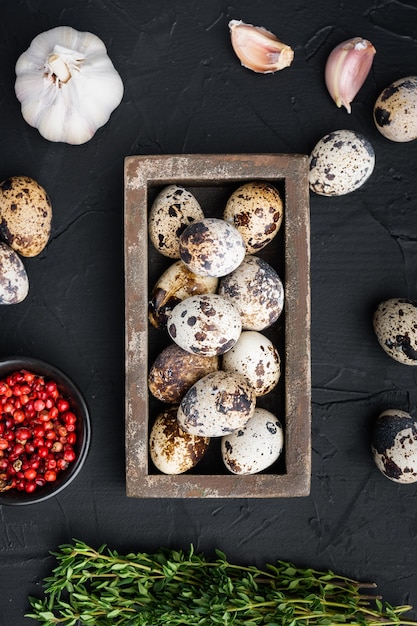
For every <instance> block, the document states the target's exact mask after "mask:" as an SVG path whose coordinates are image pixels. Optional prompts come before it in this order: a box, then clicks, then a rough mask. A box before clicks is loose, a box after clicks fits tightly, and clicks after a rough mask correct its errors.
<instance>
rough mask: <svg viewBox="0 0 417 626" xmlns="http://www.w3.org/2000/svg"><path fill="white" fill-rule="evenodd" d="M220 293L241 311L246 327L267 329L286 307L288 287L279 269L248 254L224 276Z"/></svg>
mask: <svg viewBox="0 0 417 626" xmlns="http://www.w3.org/2000/svg"><path fill="white" fill-rule="evenodd" d="M218 293H219V294H220V295H221V296H223V297H224V298H226V299H227V300H228V301H229V302H230V303H231V304H233V306H235V307H236V309H237V310H238V311H239V313H240V317H241V320H242V329H243V330H258V331H261V330H264V329H265V328H268V327H269V326H271V325H272V324H273V323H274V322H276V320H277V319H278V318H279V316H280V315H281V313H282V310H283V308H284V287H283V284H282V282H281V279H280V277H279V276H278V274H277V272H276V271H275V269H274V268H273V267H272V266H271V265H269V263H267V262H266V261H264V260H263V259H261V258H259V257H257V256H254V255H247V256H246V257H245V258H244V260H243V261H242V263H241V264H240V265H239V267H238V268H236V270H234V271H233V272H231V273H230V274H228V275H227V276H224V277H223V278H221V279H220V283H219V289H218Z"/></svg>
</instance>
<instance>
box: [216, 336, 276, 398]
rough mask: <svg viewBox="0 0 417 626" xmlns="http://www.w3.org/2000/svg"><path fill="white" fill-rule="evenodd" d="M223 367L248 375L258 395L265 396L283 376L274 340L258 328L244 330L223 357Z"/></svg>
mask: <svg viewBox="0 0 417 626" xmlns="http://www.w3.org/2000/svg"><path fill="white" fill-rule="evenodd" d="M222 369H223V370H225V371H226V372H239V373H240V374H243V375H244V376H246V378H247V379H248V380H249V382H250V383H251V385H252V387H253V388H254V389H255V393H256V395H257V396H264V395H266V394H267V393H269V392H270V391H272V389H274V387H276V385H277V384H278V381H279V379H280V376H281V359H280V356H279V353H278V350H277V348H276V347H275V346H274V344H273V343H272V341H271V340H270V339H268V337H265V335H263V334H262V333H259V332H257V331H256V330H246V331H243V332H242V333H241V335H240V337H239V339H238V340H237V342H236V343H235V345H234V346H233V348H232V349H231V350H229V351H228V352H226V354H224V355H223V357H222Z"/></svg>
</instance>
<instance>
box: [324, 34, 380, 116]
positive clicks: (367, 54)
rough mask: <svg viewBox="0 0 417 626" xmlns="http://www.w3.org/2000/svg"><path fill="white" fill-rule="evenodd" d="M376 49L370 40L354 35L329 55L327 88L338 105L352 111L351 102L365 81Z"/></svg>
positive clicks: (326, 72) (326, 77)
mask: <svg viewBox="0 0 417 626" xmlns="http://www.w3.org/2000/svg"><path fill="white" fill-rule="evenodd" d="M375 52H376V50H375V48H374V46H373V45H372V44H371V42H370V41H368V40H367V39H362V37H353V38H352V39H348V40H347V41H343V42H342V43H340V44H339V45H338V46H336V48H334V50H332V52H331V53H330V55H329V58H328V59H327V63H326V68H325V81H326V86H327V89H328V90H329V93H330V95H331V97H332V98H333V100H334V101H335V103H336V105H337V106H338V107H341V106H344V107H345V109H346V111H347V112H348V113H350V112H351V108H350V105H351V102H352V101H353V99H354V97H355V96H356V94H357V93H358V91H359V89H360V88H361V87H362V85H363V84H364V82H365V79H366V77H367V76H368V74H369V72H370V69H371V67H372V62H373V60H374V54H375Z"/></svg>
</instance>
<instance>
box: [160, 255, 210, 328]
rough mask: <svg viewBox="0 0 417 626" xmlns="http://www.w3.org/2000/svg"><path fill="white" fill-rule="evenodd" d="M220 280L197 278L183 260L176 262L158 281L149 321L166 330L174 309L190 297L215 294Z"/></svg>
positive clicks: (206, 277) (208, 277) (205, 277)
mask: <svg viewBox="0 0 417 626" xmlns="http://www.w3.org/2000/svg"><path fill="white" fill-rule="evenodd" d="M218 282H219V279H218V278H213V277H211V276H197V274H194V273H193V272H191V271H190V270H189V269H188V267H186V266H185V265H184V263H183V262H182V261H181V260H178V261H175V262H174V263H173V264H172V265H170V266H169V267H168V269H166V270H165V272H164V273H163V274H162V275H161V276H160V277H159V278H158V280H157V281H156V283H155V285H154V287H153V289H152V291H151V295H150V300H149V308H148V312H149V321H150V323H151V324H152V326H154V327H155V328H165V327H166V323H167V319H168V316H169V314H170V313H171V311H172V309H173V308H174V307H175V306H176V305H177V304H178V303H179V302H182V300H185V298H188V297H189V296H194V295H196V294H200V293H215V292H216V291H217V285H218Z"/></svg>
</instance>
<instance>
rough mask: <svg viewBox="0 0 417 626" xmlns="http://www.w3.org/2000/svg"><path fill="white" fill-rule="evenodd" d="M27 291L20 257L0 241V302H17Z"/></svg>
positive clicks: (26, 277)
mask: <svg viewBox="0 0 417 626" xmlns="http://www.w3.org/2000/svg"><path fill="white" fill-rule="evenodd" d="M28 292H29V279H28V275H27V273H26V269H25V266H24V265H23V262H22V259H21V258H20V257H19V255H18V254H17V252H15V251H14V250H13V249H12V248H10V246H8V245H7V244H6V243H4V242H0V304H18V303H19V302H22V300H24V299H25V298H26V296H27V295H28Z"/></svg>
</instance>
